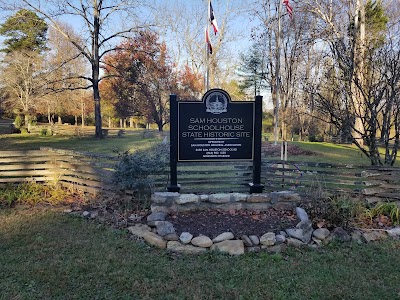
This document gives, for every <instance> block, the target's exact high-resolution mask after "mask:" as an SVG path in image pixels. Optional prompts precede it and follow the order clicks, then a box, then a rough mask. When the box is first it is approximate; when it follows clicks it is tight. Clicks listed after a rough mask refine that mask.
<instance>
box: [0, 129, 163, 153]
mask: <svg viewBox="0 0 400 300" xmlns="http://www.w3.org/2000/svg"><path fill="white" fill-rule="evenodd" d="M145 133H146V131H145V130H127V134H126V135H125V136H124V137H123V138H117V137H109V138H105V139H101V140H100V139H96V138H94V137H92V136H87V137H74V136H58V135H56V136H39V135H34V134H26V135H21V134H7V135H0V151H2V150H37V149H39V148H40V147H53V148H55V149H66V150H75V151H88V152H94V153H108V154H112V153H116V152H119V153H122V152H125V151H133V150H136V149H140V148H145V147H148V146H149V145H150V144H151V143H154V142H157V141H158V142H160V141H161V139H160V138H157V137H156V135H157V132H156V131H155V130H151V131H148V133H149V134H145Z"/></svg>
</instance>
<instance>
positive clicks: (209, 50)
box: [205, 27, 212, 54]
mask: <svg viewBox="0 0 400 300" xmlns="http://www.w3.org/2000/svg"><path fill="white" fill-rule="evenodd" d="M205 33H206V43H207V49H208V53H210V54H212V45H211V41H210V36H209V35H208V29H207V27H206V30H205Z"/></svg>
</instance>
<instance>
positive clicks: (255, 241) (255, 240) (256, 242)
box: [249, 235, 260, 246]
mask: <svg viewBox="0 0 400 300" xmlns="http://www.w3.org/2000/svg"><path fill="white" fill-rule="evenodd" d="M249 239H250V240H251V242H252V243H253V245H254V246H258V245H260V239H259V238H258V236H256V235H250V236H249Z"/></svg>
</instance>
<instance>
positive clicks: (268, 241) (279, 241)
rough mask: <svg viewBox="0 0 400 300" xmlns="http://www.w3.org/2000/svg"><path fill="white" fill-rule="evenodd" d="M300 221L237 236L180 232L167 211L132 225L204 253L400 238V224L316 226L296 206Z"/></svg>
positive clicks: (154, 238) (156, 242) (146, 235)
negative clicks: (367, 227) (365, 227)
mask: <svg viewBox="0 0 400 300" xmlns="http://www.w3.org/2000/svg"><path fill="white" fill-rule="evenodd" d="M296 214H297V217H298V219H299V220H300V222H299V223H298V224H297V225H296V227H294V228H287V229H285V230H282V231H280V232H279V233H275V232H266V233H265V234H263V235H262V236H261V237H259V236H256V235H249V236H247V235H243V236H241V237H235V236H234V235H233V233H232V232H223V233H221V234H219V235H218V236H216V237H214V238H211V237H208V236H205V235H199V236H196V237H194V236H193V235H192V234H191V233H190V232H182V233H181V234H180V236H178V235H177V234H176V232H175V228H174V226H173V224H172V223H170V222H168V221H165V219H166V217H167V216H168V214H167V213H165V212H160V211H159V212H153V213H151V214H150V215H148V217H147V224H142V223H138V224H135V225H134V226H130V227H128V230H129V231H130V233H132V234H133V235H135V236H137V237H140V238H143V239H144V240H145V241H146V242H147V243H148V244H149V245H151V246H154V247H157V248H160V249H167V250H169V251H172V252H177V253H186V254H200V253H205V252H208V251H217V252H222V253H227V254H229V255H241V254H244V253H246V252H260V251H267V252H270V253H280V252H281V251H283V250H284V249H285V248H286V247H288V246H293V247H302V246H309V247H312V248H318V247H320V246H323V245H325V244H328V243H329V242H330V241H332V240H337V241H340V242H350V241H355V242H357V243H360V244H361V243H368V242H372V241H378V240H383V239H386V238H388V237H393V238H397V239H398V238H399V237H400V227H396V228H393V229H390V230H362V229H360V230H355V231H353V232H351V233H348V232H346V231H345V230H343V229H342V228H340V227H338V228H335V229H334V230H332V231H330V230H328V229H327V228H317V229H313V227H312V222H311V220H310V219H309V217H308V215H307V213H306V212H305V211H304V209H302V208H300V207H296Z"/></svg>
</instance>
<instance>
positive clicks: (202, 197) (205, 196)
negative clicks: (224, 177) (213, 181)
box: [199, 195, 208, 202]
mask: <svg viewBox="0 0 400 300" xmlns="http://www.w3.org/2000/svg"><path fill="white" fill-rule="evenodd" d="M199 199H200V202H207V201H208V195H200V196H199Z"/></svg>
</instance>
